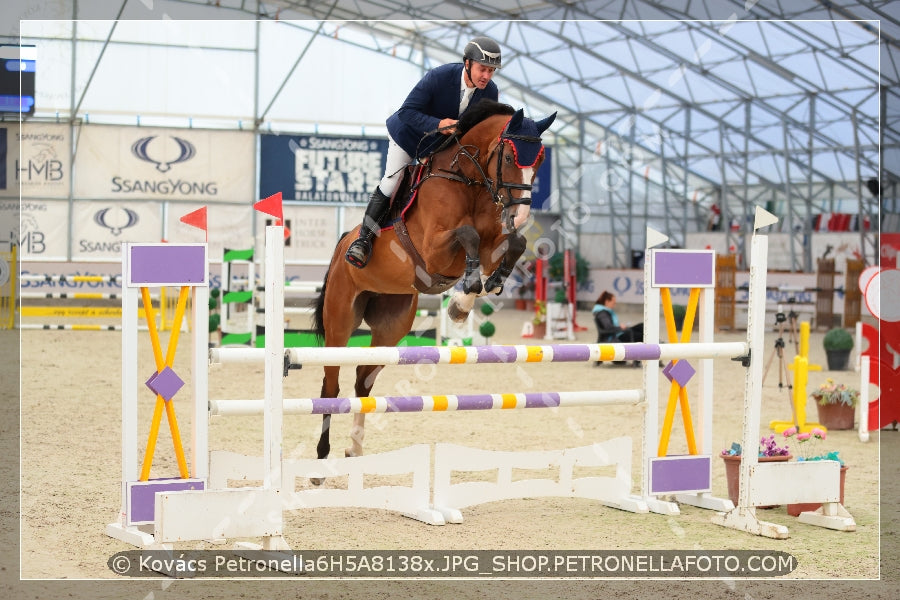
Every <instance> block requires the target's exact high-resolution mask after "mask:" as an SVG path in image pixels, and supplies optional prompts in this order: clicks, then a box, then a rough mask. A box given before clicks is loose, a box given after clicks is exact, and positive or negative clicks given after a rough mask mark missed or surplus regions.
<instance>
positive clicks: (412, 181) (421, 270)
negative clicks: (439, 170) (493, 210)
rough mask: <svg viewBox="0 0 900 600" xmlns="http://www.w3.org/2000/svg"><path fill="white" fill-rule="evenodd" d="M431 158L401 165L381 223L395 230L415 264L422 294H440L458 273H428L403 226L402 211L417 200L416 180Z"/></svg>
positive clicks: (383, 226) (423, 174)
mask: <svg viewBox="0 0 900 600" xmlns="http://www.w3.org/2000/svg"><path fill="white" fill-rule="evenodd" d="M430 165H431V161H425V162H423V163H419V162H415V163H412V164H410V165H407V167H406V168H405V169H403V175H402V176H401V177H400V182H399V183H398V184H397V187H396V188H394V193H393V194H391V207H390V210H388V216H387V222H384V221H383V222H382V223H381V228H382V230H385V229H392V228H393V230H394V232H395V233H396V234H397V240H398V241H399V242H400V244H401V245H402V246H403V249H404V250H406V253H407V254H408V255H409V257H410V258H411V259H412V261H413V265H414V266H415V288H416V290H418V291H419V292H421V293H423V294H440V293H442V292H445V291H447V290H449V289H450V288H451V287H453V285H454V284H456V282H457V281H458V279H459V278H458V277H447V276H445V275H439V274H436V273H429V272H428V269H427V268H426V266H425V260H424V259H423V258H422V255H421V254H419V251H418V250H416V247H415V245H414V244H413V242H412V240H411V239H410V237H409V230H407V229H406V221H405V216H404V215H405V214H406V211H407V210H409V207H410V206H412V204H413V202H415V200H416V195H417V194H418V191H419V183H420V182H421V181H423V179H424V178H426V177H427V175H428V174H429V173H430V171H431V168H430Z"/></svg>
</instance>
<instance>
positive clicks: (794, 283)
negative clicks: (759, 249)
mask: <svg viewBox="0 0 900 600" xmlns="http://www.w3.org/2000/svg"><path fill="white" fill-rule="evenodd" d="M735 284H736V285H737V291H736V293H735V300H736V301H737V302H738V303H746V302H747V301H748V300H749V299H750V297H749V291H748V287H747V286H749V284H750V274H749V273H748V272H747V271H738V272H737V274H736V275H735ZM815 286H816V274H815V273H779V272H772V271H769V273H768V275H767V277H766V308H767V310H769V311H776V310H780V309H784V310H788V309H789V306H788V305H789V304H793V308H794V309H796V310H797V311H798V312H804V313H811V312H814V311H815V303H816V293H815V292H814V291H813V290H814V289H815ZM604 290H607V291H610V292H612V293H613V294H615V295H616V301H617V302H618V303H619V304H643V303H644V271H643V270H630V269H591V271H590V279H589V280H588V281H579V282H578V295H577V299H578V301H579V302H587V303H591V304H593V303H594V302H596V300H597V298H598V297H599V296H600V293H601V292H603V291H604ZM671 294H672V303H673V304H683V305H687V303H688V296H689V295H690V289H688V288H672V289H671ZM843 306H844V294H843V293H842V292H838V293H836V294H835V302H834V312H835V314H840V313H842V312H843ZM804 318H806V317H804ZM771 324H772V325H774V322H772V323H771Z"/></svg>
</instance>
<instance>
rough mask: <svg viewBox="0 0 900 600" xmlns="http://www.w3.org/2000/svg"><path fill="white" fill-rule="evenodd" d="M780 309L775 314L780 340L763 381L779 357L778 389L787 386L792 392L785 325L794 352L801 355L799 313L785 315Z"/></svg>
mask: <svg viewBox="0 0 900 600" xmlns="http://www.w3.org/2000/svg"><path fill="white" fill-rule="evenodd" d="M791 302H793V299H792V300H791ZM778 309H779V310H778V312H777V313H776V314H775V324H776V325H778V338H777V339H776V340H775V349H774V350H773V351H772V354H771V355H770V356H769V360H768V361H766V368H765V369H764V370H763V381H765V380H766V376H767V375H768V374H769V368H770V367H771V366H772V361H773V360H775V357H776V356H777V357H778V363H779V369H778V389H779V390H780V389H783V388H784V387H785V385H787V388H788V392H790V389H791V377H790V372H789V371H788V366H787V360H786V359H785V357H784V347H785V343H784V330H785V323H787V324H788V326H787V328H788V334H789V336H790V341H791V343H792V344H793V345H794V351H795V352H796V353H798V354H799V353H800V335H799V334H798V333H797V313H795V312H794V311H793V310H791V311H790V312H789V313H788V315H785V314H784V313H783V312H781V306H779V307H778Z"/></svg>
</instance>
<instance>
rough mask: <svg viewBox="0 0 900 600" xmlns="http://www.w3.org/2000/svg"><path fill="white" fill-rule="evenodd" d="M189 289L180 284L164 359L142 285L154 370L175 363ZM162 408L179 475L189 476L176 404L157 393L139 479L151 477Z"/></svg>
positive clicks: (160, 369) (148, 302)
mask: <svg viewBox="0 0 900 600" xmlns="http://www.w3.org/2000/svg"><path fill="white" fill-rule="evenodd" d="M189 290H190V288H189V287H188V286H182V287H181V291H180V292H179V294H178V305H177V306H176V308H175V316H174V319H173V324H172V325H173V327H172V333H171V335H170V336H169V343H168V346H167V348H166V357H165V360H164V359H163V355H162V346H161V344H160V341H159V331H158V330H157V329H156V317H155V315H154V314H153V301H152V299H151V298H150V289H149V288H147V287H142V288H141V300H142V302H143V305H144V316H145V318H146V320H147V327H148V329H149V330H150V342H151V344H152V345H153V358H154V360H155V362H156V372H157V373H160V372H162V370H163V369H164V368H165V367H167V366H168V367H170V368H171V367H172V365H173V364H174V361H175V351H176V349H177V348H178V333H179V331H180V329H181V321H182V319H183V317H184V310H185V307H186V306H187V297H188V292H189ZM163 409H165V411H166V418H167V420H168V422H169V430H170V431H171V433H172V443H173V444H174V446H175V458H176V460H177V461H178V471H179V473H180V475H181V477H182V478H187V477H189V476H190V474H189V472H188V468H187V461H186V460H185V457H184V449H183V447H182V443H181V433H180V432H179V430H178V420H177V419H176V417H175V407H174V405H173V404H172V402H167V401H166V400H165V399H164V398H163V397H162V396H161V395H159V394H157V395H156V405H155V406H154V408H153V419H152V421H151V423H150V434H149V437H148V439H147V449H146V451H145V453H144V462H143V465H142V466H141V475H140V481H147V480H148V479H149V478H150V467H151V466H152V465H153V454H154V452H155V450H156V440H157V437H158V436H159V426H160V422H161V421H162V413H163Z"/></svg>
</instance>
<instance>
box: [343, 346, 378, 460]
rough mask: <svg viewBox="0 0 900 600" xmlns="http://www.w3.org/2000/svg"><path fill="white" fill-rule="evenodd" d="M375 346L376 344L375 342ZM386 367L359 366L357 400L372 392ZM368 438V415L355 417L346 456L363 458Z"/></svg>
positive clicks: (360, 414) (362, 414) (355, 389)
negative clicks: (365, 442) (366, 438)
mask: <svg viewBox="0 0 900 600" xmlns="http://www.w3.org/2000/svg"><path fill="white" fill-rule="evenodd" d="M373 345H374V342H373ZM383 368H384V365H359V366H358V367H356V386H355V387H354V391H355V392H356V396H357V398H364V397H366V396H368V395H369V393H370V392H371V391H372V386H374V385H375V378H376V377H378V374H379V373H381V370H382V369H383ZM365 437H366V414H365V413H356V414H354V415H353V426H352V427H351V428H350V447H349V448H347V449H346V450H344V456H362V455H363V440H364V439H365Z"/></svg>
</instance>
